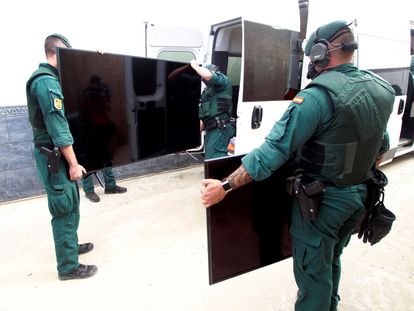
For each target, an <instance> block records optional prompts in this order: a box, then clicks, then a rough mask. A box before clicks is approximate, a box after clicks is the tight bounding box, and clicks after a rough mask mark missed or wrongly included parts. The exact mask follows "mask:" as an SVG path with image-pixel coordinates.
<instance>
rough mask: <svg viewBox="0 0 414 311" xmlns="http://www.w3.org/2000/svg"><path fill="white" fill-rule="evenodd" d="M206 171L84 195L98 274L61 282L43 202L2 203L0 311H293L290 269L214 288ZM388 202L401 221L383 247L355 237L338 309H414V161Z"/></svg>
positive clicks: (395, 168) (88, 260)
mask: <svg viewBox="0 0 414 311" xmlns="http://www.w3.org/2000/svg"><path fill="white" fill-rule="evenodd" d="M202 170H203V168H202V166H195V167H192V168H188V169H184V170H178V171H173V172H167V173H164V174H159V175H154V176H148V177H144V178H136V179H130V180H122V181H120V182H119V184H120V185H122V186H126V187H127V188H128V192H127V193H126V194H115V195H105V194H103V190H102V189H97V192H98V194H99V195H100V196H101V202H100V203H92V202H89V201H87V200H86V199H85V197H84V196H83V194H82V195H81V198H82V199H81V222H80V228H79V238H80V241H81V242H87V241H92V242H94V244H95V249H94V250H93V252H91V253H88V254H85V255H83V256H81V262H82V263H85V264H96V265H98V269H99V270H98V273H97V274H96V276H94V277H92V278H90V279H86V280H73V281H66V282H61V281H59V280H58V279H57V274H56V270H55V258H54V256H55V255H54V250H53V240H52V233H51V226H50V215H49V212H48V209H47V201H46V197H44V196H41V197H35V198H31V199H28V200H21V201H15V202H10V203H7V204H2V205H0V236H1V237H2V241H1V243H0V254H1V255H0V310H1V311H9V310H13V311H32V310H42V311H49V310H53V311H60V310H62V311H66V310H77V311H83V310H105V311H106V310H119V311H129V310H140V311H141V310H145V311H146V310H148V311H153V310H157V311H158V310H163V311H165V310H169V311H170V310H172V311H175V310H177V311H178V310H180V311H204V310H205V311H211V310H214V311H225V310H226V311H227V310H229V311H252V310H254V311H271V310H274V311H285V310H293V303H294V300H295V295H296V285H295V282H294V279H293V275H292V261H291V259H286V260H284V261H282V262H280V263H277V264H273V265H270V266H267V267H265V268H262V269H259V270H256V271H253V272H250V273H246V274H244V275H241V276H239V277H236V278H233V279H230V280H227V281H223V282H220V283H217V284H215V285H212V286H210V285H209V284H208V265H207V264H208V261H207V236H206V213H205V210H204V208H203V207H202V206H201V203H200V199H199V192H200V180H201V179H202V177H203V171H202ZM383 170H384V172H385V173H386V174H387V176H388V179H389V185H388V186H387V188H386V196H385V204H386V206H387V207H388V208H389V209H391V210H392V211H394V212H395V213H396V215H397V221H396V222H395V224H394V227H393V230H392V232H391V233H390V234H389V236H387V237H386V238H385V239H384V240H383V241H381V242H380V243H379V244H378V245H375V246H369V245H366V244H363V243H362V242H361V241H360V240H358V239H357V238H356V237H354V238H353V239H352V240H351V243H350V245H349V246H348V247H347V248H346V249H345V253H344V255H343V260H342V268H343V276H342V282H341V296H342V301H341V304H340V307H339V310H341V311H357V310H361V311H362V310H364V311H366V310H379V311H381V310H384V311H385V310H386V311H388V310H393V311H407V310H414V307H413V306H414V298H413V295H412V294H413V293H414V282H413V280H414V272H413V271H414V260H413V255H414V244H413V237H414V235H413V232H414V229H413V224H414V209H413V198H414V195H413V193H414V192H413V189H412V187H413V185H414V174H413V173H414V154H409V155H406V156H404V157H402V158H401V159H398V160H395V161H394V162H392V163H390V164H387V165H386V166H384V167H383Z"/></svg>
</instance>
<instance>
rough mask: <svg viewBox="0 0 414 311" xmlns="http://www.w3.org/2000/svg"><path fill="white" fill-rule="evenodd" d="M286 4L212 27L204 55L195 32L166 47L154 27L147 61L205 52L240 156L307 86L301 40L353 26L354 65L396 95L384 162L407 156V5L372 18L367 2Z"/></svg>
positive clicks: (411, 134)
mask: <svg viewBox="0 0 414 311" xmlns="http://www.w3.org/2000/svg"><path fill="white" fill-rule="evenodd" d="M289 3H290V4H289V5H287V4H286V5H284V6H283V8H281V9H280V10H272V11H271V15H272V18H271V19H269V18H267V21H266V22H264V17H260V19H259V18H258V17H254V16H252V17H249V16H246V17H239V18H235V19H232V20H228V21H224V22H221V23H216V24H214V25H212V26H211V28H210V32H209V38H208V43H207V44H206V45H205V46H204V51H202V46H201V44H202V40H200V39H197V38H198V37H197V36H199V35H200V33H198V34H197V32H196V31H195V30H187V32H186V33H183V32H182V31H184V28H182V29H175V30H174V31H169V32H168V35H167V36H168V38H169V40H167V41H165V40H164V39H161V38H165V34H164V35H160V31H161V33H162V32H163V31H164V32H166V29H157V28H156V27H153V28H151V29H150V30H151V32H150V35H149V38H150V39H149V46H150V50H151V56H152V57H157V58H164V59H171V60H181V61H189V60H190V59H198V60H199V61H200V59H201V57H200V52H204V55H203V57H204V59H202V61H203V63H205V64H208V63H213V64H216V65H218V66H219V68H220V70H221V71H222V72H223V73H225V74H227V76H229V78H230V80H231V81H232V84H233V103H234V107H235V108H236V109H235V115H234V117H235V118H236V121H237V122H236V124H237V126H236V131H237V133H236V137H235V147H234V154H236V155H240V154H245V153H247V152H249V151H250V150H252V149H253V148H255V147H257V146H259V145H260V144H261V143H262V142H263V140H264V137H265V136H266V135H267V134H268V133H269V131H270V129H271V128H272V127H273V125H274V123H275V122H277V121H278V120H279V119H280V117H281V116H282V114H283V112H284V111H285V109H286V108H287V106H288V105H289V103H290V100H291V99H292V98H293V97H294V95H295V94H296V93H297V92H298V91H299V90H300V89H301V88H303V87H304V86H306V84H307V83H309V81H308V80H307V79H306V71H307V65H308V61H309V59H308V57H303V50H302V47H303V46H304V45H305V44H306V39H305V38H306V37H307V36H309V35H310V34H311V33H312V32H313V31H315V30H316V29H317V28H318V27H319V26H321V25H322V24H325V23H328V22H331V21H333V20H337V19H341V20H346V21H349V22H353V24H352V26H353V28H354V32H355V36H356V40H357V41H358V44H359V49H358V50H357V53H356V57H355V61H354V62H355V64H356V65H357V66H358V67H359V68H361V69H368V70H371V71H373V72H375V73H377V74H378V75H380V76H382V77H383V78H385V79H386V80H387V81H389V82H390V83H391V84H392V85H393V87H394V89H395V91H396V94H397V96H396V99H395V104H394V110H393V112H392V115H391V118H390V121H389V123H388V127H387V130H388V132H389V135H390V147H391V149H390V150H389V151H388V152H387V154H386V155H385V157H384V163H386V162H389V161H391V160H392V159H393V158H394V157H397V156H399V155H401V154H404V153H407V152H410V151H413V150H414V145H413V138H414V126H413V124H412V123H414V121H413V120H414V111H411V105H412V103H407V86H408V79H409V76H410V75H409V67H410V22H409V18H408V15H407V17H405V16H404V14H405V12H408V11H409V9H408V7H405V6H406V4H405V1H399V0H397V1H395V2H392V3H390V2H385V3H381V4H376V6H375V14H374V13H373V12H374V11H373V8H372V7H370V5H372V4H373V2H372V1H366V2H365V1H358V2H357V1H356V0H352V1H345V2H344V1H330V2H329V7H327V3H326V1H324V0H309V1H305V0H299V1H298V2H296V3H295V1H290V2H289ZM292 3H294V5H292ZM411 26H412V25H411ZM163 40H164V41H165V42H164V41H163ZM165 43H167V44H165ZM180 53H184V54H180ZM178 54H180V55H181V56H180V57H178V58H177V55H178Z"/></svg>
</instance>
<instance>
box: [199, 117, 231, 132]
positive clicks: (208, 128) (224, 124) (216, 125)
mask: <svg viewBox="0 0 414 311" xmlns="http://www.w3.org/2000/svg"><path fill="white" fill-rule="evenodd" d="M233 122H234V119H230V120H220V119H216V120H215V121H214V122H212V123H208V124H204V129H205V130H206V131H211V130H214V129H216V128H220V129H221V128H226V127H227V125H229V124H232V123H233Z"/></svg>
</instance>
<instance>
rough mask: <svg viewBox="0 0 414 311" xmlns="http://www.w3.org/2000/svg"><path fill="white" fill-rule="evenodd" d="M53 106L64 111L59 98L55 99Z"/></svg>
mask: <svg viewBox="0 0 414 311" xmlns="http://www.w3.org/2000/svg"><path fill="white" fill-rule="evenodd" d="M53 106H55V108H56V109H57V110H60V109H62V100H61V99H59V98H55V99H54V101H53Z"/></svg>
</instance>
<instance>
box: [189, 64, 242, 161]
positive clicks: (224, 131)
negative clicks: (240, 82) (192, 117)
mask: <svg viewBox="0 0 414 311" xmlns="http://www.w3.org/2000/svg"><path fill="white" fill-rule="evenodd" d="M191 67H192V68H193V69H194V70H195V71H196V72H197V74H198V75H199V76H200V77H201V79H202V81H203V83H204V84H205V86H206V87H205V88H204V90H203V92H202V93H201V101H200V106H199V118H200V120H201V121H202V125H201V129H202V130H205V132H206V135H205V155H204V158H205V159H212V158H218V157H224V156H227V146H228V144H229V142H230V139H231V138H232V137H233V136H234V135H235V128H234V125H233V122H232V118H231V116H232V109H233V103H232V85H231V82H230V79H229V78H228V77H227V76H226V75H225V74H223V73H222V72H220V70H219V68H218V67H217V66H216V65H213V64H210V65H207V66H205V67H201V66H200V65H199V64H198V62H197V61H196V60H192V61H191Z"/></svg>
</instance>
